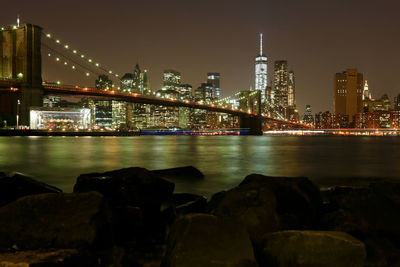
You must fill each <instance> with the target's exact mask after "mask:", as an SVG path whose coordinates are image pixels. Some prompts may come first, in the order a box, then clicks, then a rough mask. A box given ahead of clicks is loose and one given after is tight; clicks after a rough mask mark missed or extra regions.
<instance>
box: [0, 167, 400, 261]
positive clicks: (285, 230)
mask: <svg viewBox="0 0 400 267" xmlns="http://www.w3.org/2000/svg"><path fill="white" fill-rule="evenodd" d="M175 179H204V177H203V175H202V173H201V172H200V171H199V170H197V169H196V168H194V167H183V168H174V169H168V170H157V171H149V170H147V169H144V168H137V167H135V168H126V169H121V170H115V171H110V172H105V173H91V174H82V175H80V176H79V177H78V178H77V181H76V184H75V186H74V192H73V193H63V192H62V191H61V190H60V189H58V188H55V187H53V186H51V185H47V184H44V183H41V182H39V181H37V180H35V179H33V178H31V177H27V176H25V175H23V174H18V173H14V174H11V175H9V176H7V175H6V174H4V173H1V172H0V267H1V266H164V267H172V266H191V267H196V266H238V267H240V266H393V265H400V183H389V182H373V183H371V184H370V185H369V186H367V187H364V188H350V187H336V188H334V189H332V190H328V191H320V190H319V188H318V187H316V186H315V185H314V184H313V183H312V182H311V181H310V180H309V179H307V178H287V177H267V176H263V175H258V174H251V175H248V176H247V177H245V179H244V180H243V181H242V182H241V183H240V184H239V185H238V186H236V187H235V188H232V189H231V190H227V191H222V192H219V193H216V194H215V195H213V196H212V197H211V199H209V200H207V199H206V198H204V197H202V196H198V195H194V194H188V193H174V183H173V181H174V180H175Z"/></svg>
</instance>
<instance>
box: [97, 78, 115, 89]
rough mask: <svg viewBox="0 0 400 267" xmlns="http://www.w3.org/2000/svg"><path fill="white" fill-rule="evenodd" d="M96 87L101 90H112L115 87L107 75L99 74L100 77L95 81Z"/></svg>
mask: <svg viewBox="0 0 400 267" xmlns="http://www.w3.org/2000/svg"><path fill="white" fill-rule="evenodd" d="M95 87H96V89H100V90H111V89H112V88H113V82H112V81H111V80H110V78H108V76H107V75H99V78H98V79H97V80H96V82H95Z"/></svg>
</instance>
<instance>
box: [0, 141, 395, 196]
mask: <svg viewBox="0 0 400 267" xmlns="http://www.w3.org/2000/svg"><path fill="white" fill-rule="evenodd" d="M399 140H400V139H398V138H396V137H315V136H313V137H309V136H305V137H296V136H293V137H292V136H290V137H282V136H273V137H270V136H139V137H79V138H75V137H64V138H63V137H0V171H6V172H11V171H19V172H24V173H27V174H30V175H32V176H34V177H36V178H37V179H38V180H41V181H44V182H46V183H49V184H51V185H54V186H57V187H59V188H61V189H63V190H64V191H67V192H69V191H72V187H73V184H74V183H75V180H76V177H77V176H78V175H79V174H81V173H89V172H103V171H107V170H113V169H118V168H125V167H132V166H140V167H145V168H148V169H164V168H172V167H179V166H187V165H193V166H195V167H197V168H198V169H200V170H201V171H202V172H203V173H204V174H205V175H206V178H205V179H204V180H202V181H195V182H193V181H182V180H180V181H174V182H175V183H176V190H177V191H181V192H183V191H185V192H194V193H199V194H203V195H206V196H210V195H211V194H212V193H215V192H217V191H220V190H223V189H229V188H231V187H233V186H235V185H237V184H238V183H240V181H242V180H243V178H244V177H245V176H246V175H248V174H250V173H261V174H265V175H271V176H307V177H309V178H311V179H312V180H313V181H314V182H316V183H317V184H318V185H320V186H324V187H325V186H332V185H338V184H350V185H358V184H362V183H366V182H368V181H370V180H371V179H373V178H388V179H399V180H400V178H399V177H400V172H399V171H400V164H398V162H399V156H400V152H399V151H400V142H399ZM349 177H351V178H349Z"/></svg>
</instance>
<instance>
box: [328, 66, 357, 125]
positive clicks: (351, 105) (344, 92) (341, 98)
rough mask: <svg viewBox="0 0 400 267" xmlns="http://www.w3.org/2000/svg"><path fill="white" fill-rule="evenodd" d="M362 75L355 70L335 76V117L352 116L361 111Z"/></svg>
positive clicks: (351, 118) (350, 119)
mask: <svg viewBox="0 0 400 267" xmlns="http://www.w3.org/2000/svg"><path fill="white" fill-rule="evenodd" d="M363 83H364V79H363V75H362V74H361V73H358V72H357V69H348V70H346V71H344V72H342V73H336V74H335V87H334V90H335V91H334V95H335V115H339V114H340V115H348V116H349V121H350V122H352V121H353V117H354V115H356V114H357V113H360V112H361V111H362V107H363V105H362V93H363Z"/></svg>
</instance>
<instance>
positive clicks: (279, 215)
mask: <svg viewBox="0 0 400 267" xmlns="http://www.w3.org/2000/svg"><path fill="white" fill-rule="evenodd" d="M321 205H322V199H321V196H320V191H319V189H318V188H317V187H316V186H314V185H313V184H312V183H311V182H310V181H309V180H308V179H307V178H284V177H283V178H281V177H267V176H263V175H258V174H252V175H249V176H247V177H246V178H245V179H244V181H243V182H242V183H241V184H240V185H239V186H237V187H235V188H233V189H231V190H229V191H226V192H221V193H217V194H216V195H214V196H213V197H212V199H211V201H210V203H209V205H208V210H209V211H210V212H211V213H212V214H214V215H216V216H221V217H227V218H231V219H237V220H239V221H241V222H242V223H243V224H244V225H245V226H246V227H247V230H248V231H249V233H250V236H251V239H252V241H253V242H255V244H259V243H260V241H261V238H262V236H264V235H265V234H266V233H269V232H275V231H279V230H286V229H296V230H303V229H312V228H313V227H314V226H315V223H316V221H317V218H318V215H319V209H320V207H321Z"/></svg>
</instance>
